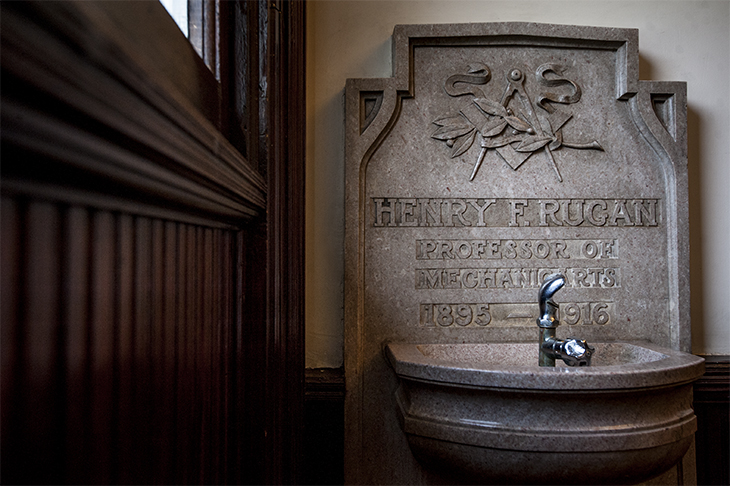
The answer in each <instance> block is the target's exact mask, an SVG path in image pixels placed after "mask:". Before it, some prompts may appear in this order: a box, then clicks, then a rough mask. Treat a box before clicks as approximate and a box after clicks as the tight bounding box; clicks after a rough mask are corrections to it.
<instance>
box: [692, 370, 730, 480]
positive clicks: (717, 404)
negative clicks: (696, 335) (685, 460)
mask: <svg viewBox="0 0 730 486" xmlns="http://www.w3.org/2000/svg"><path fill="white" fill-rule="evenodd" d="M705 369H706V371H705V374H704V376H703V377H702V378H700V379H699V380H697V381H696V382H695V384H694V410H695V415H697V432H696V433H695V442H696V446H697V483H698V484H717V485H727V484H730V356H705Z"/></svg>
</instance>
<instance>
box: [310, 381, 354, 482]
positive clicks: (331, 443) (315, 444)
mask: <svg viewBox="0 0 730 486" xmlns="http://www.w3.org/2000/svg"><path fill="white" fill-rule="evenodd" d="M305 373H306V392H305V405H304V431H305V434H304V451H305V457H304V464H305V466H304V475H303V484H312V485H314V484H343V482H344V480H345V469H344V464H345V457H344V449H345V447H344V446H345V444H344V442H345V406H344V405H345V371H344V369H342V368H337V369H333V368H319V369H307V370H306V372H305Z"/></svg>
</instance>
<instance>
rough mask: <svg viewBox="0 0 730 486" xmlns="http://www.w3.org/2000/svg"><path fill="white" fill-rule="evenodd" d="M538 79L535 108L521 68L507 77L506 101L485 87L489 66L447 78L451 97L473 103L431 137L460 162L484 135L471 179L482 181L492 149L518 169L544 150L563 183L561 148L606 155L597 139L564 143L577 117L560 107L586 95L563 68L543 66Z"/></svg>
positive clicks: (439, 122) (476, 65)
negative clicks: (479, 174)
mask: <svg viewBox="0 0 730 486" xmlns="http://www.w3.org/2000/svg"><path fill="white" fill-rule="evenodd" d="M535 79H536V82H537V85H538V86H539V87H540V88H541V89H542V91H540V92H539V93H538V94H537V96H536V97H535V98H534V99H535V100H536V101H535V102H534V103H533V101H532V99H533V98H531V97H530V94H529V93H528V92H527V89H526V88H525V86H524V83H525V75H524V74H523V73H522V71H520V70H519V69H512V70H510V71H508V72H507V73H506V75H505V80H504V85H505V90H504V93H503V95H502V97H501V99H500V100H496V99H492V98H488V97H487V96H485V94H484V90H483V89H482V88H480V86H483V85H486V84H487V83H489V82H490V80H491V71H490V69H489V67H488V66H487V65H486V64H483V63H474V64H471V65H470V66H469V69H468V71H467V73H466V74H454V75H452V76H449V77H448V78H447V79H446V82H445V83H444V91H446V93H447V94H448V95H449V96H452V97H461V96H471V97H472V99H471V101H470V102H469V103H467V104H464V105H463V106H462V108H461V109H460V110H459V112H458V113H457V114H455V115H448V116H444V117H441V118H438V119H437V120H435V121H434V122H433V123H434V124H435V125H437V126H438V127H439V128H438V129H436V131H435V132H434V133H433V134H432V135H431V137H432V138H434V139H436V140H441V141H443V142H446V145H447V146H449V147H450V148H451V154H450V155H451V158H456V157H460V156H462V155H463V154H465V153H466V152H467V151H468V150H469V149H470V148H471V147H472V145H473V144H474V142H475V141H476V138H477V135H479V138H480V142H479V145H480V146H481V148H482V149H481V151H480V153H479V156H478V158H477V161H476V163H475V164H474V168H473V170H472V172H471V177H470V178H469V180H473V179H474V177H475V176H476V174H477V172H478V171H479V168H480V167H481V164H482V162H483V160H484V155H485V153H486V151H487V150H489V149H495V150H496V151H497V153H498V154H499V155H500V157H502V159H503V160H504V161H505V162H506V163H507V165H509V166H510V167H511V168H512V169H513V170H517V168H519V167H520V166H521V165H522V164H523V163H524V162H525V161H526V160H527V159H528V158H529V157H530V156H531V155H532V154H533V153H535V152H538V151H543V152H545V153H546V156H547V159H548V160H549V162H550V163H551V165H552V168H553V170H554V171H555V174H556V175H557V177H558V180H559V181H561V182H562V180H563V179H562V176H561V175H560V171H559V169H558V166H557V163H556V162H555V159H554V158H553V155H552V151H554V150H558V149H559V148H561V147H567V148H573V149H594V150H603V148H602V147H601V145H600V143H598V141H597V140H586V141H565V140H564V136H563V127H564V126H565V124H566V123H567V122H568V121H569V120H570V119H571V118H572V114H571V113H568V112H566V111H563V110H561V109H560V108H559V107H557V106H555V105H569V104H574V103H578V102H579V101H580V99H581V96H582V91H581V88H580V86H579V85H578V84H577V83H575V82H574V81H572V80H570V79H568V78H566V77H564V76H563V72H562V67H561V66H558V65H556V64H551V63H546V64H542V65H541V66H539V67H538V68H537V69H536V70H535ZM553 88H555V89H553Z"/></svg>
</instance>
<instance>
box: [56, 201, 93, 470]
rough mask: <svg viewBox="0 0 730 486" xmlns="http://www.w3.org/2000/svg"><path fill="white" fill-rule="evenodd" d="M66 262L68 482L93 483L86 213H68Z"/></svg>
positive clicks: (88, 226)
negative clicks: (89, 465)
mask: <svg viewBox="0 0 730 486" xmlns="http://www.w3.org/2000/svg"><path fill="white" fill-rule="evenodd" d="M65 229H66V231H65V236H64V237H65V240H66V242H65V245H64V246H65V249H66V252H65V254H64V259H65V261H66V264H65V267H66V269H67V271H66V274H65V275H64V280H63V290H62V297H61V298H62V299H63V300H64V301H65V303H66V305H65V313H64V315H62V316H61V320H62V325H63V326H64V327H65V328H66V342H65V350H66V367H65V374H66V390H65V400H66V424H65V426H66V433H65V436H66V471H65V478H66V481H67V482H69V483H88V482H91V478H92V475H91V471H90V470H89V469H88V466H87V460H88V457H89V456H90V455H91V453H92V451H93V446H92V435H91V424H90V422H89V420H88V418H89V415H90V406H91V399H90V396H91V352H90V349H91V348H90V344H91V343H90V335H91V334H90V327H89V326H90V308H91V301H90V299H89V297H90V296H89V288H90V277H91V236H90V233H91V220H90V217H89V213H88V211H87V210H85V209H83V208H79V207H71V208H69V209H68V210H67V212H66V225H65Z"/></svg>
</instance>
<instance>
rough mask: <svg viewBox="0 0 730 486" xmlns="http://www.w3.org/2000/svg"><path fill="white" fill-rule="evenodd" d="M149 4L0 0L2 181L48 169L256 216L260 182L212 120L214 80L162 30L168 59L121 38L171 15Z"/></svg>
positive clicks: (128, 192)
mask: <svg viewBox="0 0 730 486" xmlns="http://www.w3.org/2000/svg"><path fill="white" fill-rule="evenodd" d="M125 3H127V2H125ZM150 3H151V2H132V4H127V5H125V9H124V10H125V11H129V10H132V11H135V10H140V12H137V14H136V15H131V16H127V17H125V16H124V15H122V13H120V12H118V11H116V10H115V9H116V7H117V6H118V4H116V3H114V2H31V4H15V2H12V3H10V4H5V5H3V9H2V46H3V48H2V70H3V72H2V75H3V79H2V82H3V99H2V105H3V110H2V126H3V131H2V141H3V151H4V154H3V155H4V157H3V159H4V160H3V182H5V181H6V180H20V181H22V180H28V179H34V180H37V179H38V178H39V177H40V178H41V179H43V174H48V176H47V177H46V179H47V182H49V183H50V182H52V183H53V184H56V185H58V186H61V187H66V188H70V189H74V190H78V189H80V190H86V191H90V192H94V191H96V192H99V193H101V194H102V195H104V194H110V195H113V196H115V197H117V198H128V199H132V200H135V201H142V202H145V203H147V204H149V205H157V206H161V207H164V208H165V209H167V210H169V209H174V208H175V207H179V208H180V209H181V211H185V212H191V211H192V212H194V213H196V214H199V215H200V216H201V217H206V218H209V219H213V220H218V221H226V222H229V223H232V224H235V223H236V222H237V221H241V220H246V219H250V218H251V217H253V216H255V215H257V214H261V213H262V212H263V211H264V209H265V207H266V192H267V187H266V182H265V180H264V178H263V177H262V176H261V175H260V174H259V173H258V172H257V171H256V170H255V169H253V168H252V167H251V165H250V164H249V163H248V161H247V160H246V159H244V158H243V156H242V155H241V154H240V153H239V152H238V151H237V150H236V149H235V148H234V147H233V146H232V145H231V144H230V143H229V142H228V140H227V139H226V138H225V136H224V135H223V134H222V133H221V132H220V131H219V129H218V127H217V126H216V125H215V123H214V122H215V121H216V120H218V118H219V116H218V105H217V103H218V100H219V98H220V96H219V87H218V86H217V84H216V83H215V79H214V78H212V74H211V73H210V72H209V71H208V69H207V67H205V65H204V63H203V62H202V60H200V59H199V58H198V57H197V55H195V53H194V52H193V50H192V47H191V46H190V45H189V44H188V43H187V40H186V39H185V38H184V37H182V35H181V34H180V35H179V36H177V37H175V36H170V35H169V32H167V31H165V32H161V33H160V36H161V37H162V35H163V34H164V36H165V37H164V38H165V39H168V40H167V42H170V39H171V41H172V42H174V43H175V44H176V45H175V46H174V47H173V48H172V49H167V50H166V52H170V51H173V52H179V53H180V58H179V59H176V60H174V61H169V62H166V63H165V64H164V65H161V64H162V63H161V62H160V61H159V59H151V58H150V57H149V56H145V55H144V54H143V53H142V50H141V49H139V48H138V46H137V43H138V42H139V40H138V37H134V36H132V35H130V33H129V28H130V25H131V24H134V22H135V21H137V20H139V19H142V18H144V19H145V23H144V25H147V26H148V27H149V26H150V25H158V24H156V22H159V25H166V22H167V23H171V22H172V20H171V19H170V18H169V17H167V14H166V13H165V12H164V9H163V8H162V6H161V5H156V2H154V4H155V5H154V7H151V6H150ZM145 15H147V16H145ZM139 29H140V27H139V26H137V30H139ZM162 30H163V31H164V30H165V29H162ZM153 37H154V36H153ZM160 42H162V41H160ZM177 44H179V45H177ZM167 47H168V48H169V47H170V46H167ZM183 67H185V68H183ZM176 70H177V71H179V72H181V75H180V76H179V77H180V78H186V79H188V80H192V81H190V82H192V85H190V86H188V85H186V84H185V83H184V82H182V81H180V79H176V76H175V74H174V73H175V72H176ZM191 73H198V74H195V75H193V74H191ZM206 73H207V74H206ZM182 74H185V75H184V76H183V75H182ZM190 82H188V84H189V83H190ZM206 86H207V88H208V89H203V88H205V87H206ZM211 88H212V89H211ZM206 92H207V93H213V95H212V96H209V97H207V98H206V96H205V95H203V96H202V97H201V96H200V95H195V94H194V93H206ZM208 108H209V109H208ZM5 151H8V152H9V153H12V154H15V155H17V157H11V158H8V157H5ZM82 171H83V173H84V174H85V176H84V177H78V174H79V173H81V172H82ZM20 187H22V185H18V184H16V186H15V188H16V190H17V189H18V188H20Z"/></svg>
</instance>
